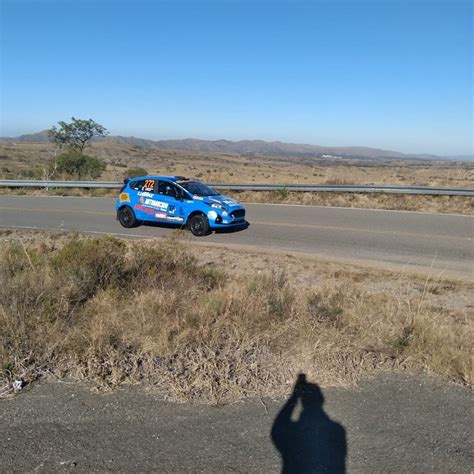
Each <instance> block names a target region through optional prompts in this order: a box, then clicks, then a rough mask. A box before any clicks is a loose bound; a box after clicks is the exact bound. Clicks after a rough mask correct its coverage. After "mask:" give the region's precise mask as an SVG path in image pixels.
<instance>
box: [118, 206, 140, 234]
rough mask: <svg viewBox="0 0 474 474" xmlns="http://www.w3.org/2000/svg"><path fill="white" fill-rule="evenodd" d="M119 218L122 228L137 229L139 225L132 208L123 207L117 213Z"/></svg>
mask: <svg viewBox="0 0 474 474" xmlns="http://www.w3.org/2000/svg"><path fill="white" fill-rule="evenodd" d="M117 216H118V220H119V222H120V224H121V225H122V227H126V228H127V229H130V228H131V227H136V226H137V225H138V221H137V218H136V216H135V213H134V212H133V209H132V208H131V207H128V206H123V207H121V208H120V209H119V210H118V212H117Z"/></svg>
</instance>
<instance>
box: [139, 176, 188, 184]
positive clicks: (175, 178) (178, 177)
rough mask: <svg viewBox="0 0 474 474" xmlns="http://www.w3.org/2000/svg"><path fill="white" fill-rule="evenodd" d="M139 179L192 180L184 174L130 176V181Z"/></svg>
mask: <svg viewBox="0 0 474 474" xmlns="http://www.w3.org/2000/svg"><path fill="white" fill-rule="evenodd" d="M139 179H158V180H160V179H165V180H166V181H172V182H173V183H175V182H176V181H193V180H192V179H190V178H185V177H184V176H150V175H147V176H136V177H134V178H131V179H130V181H136V180H139Z"/></svg>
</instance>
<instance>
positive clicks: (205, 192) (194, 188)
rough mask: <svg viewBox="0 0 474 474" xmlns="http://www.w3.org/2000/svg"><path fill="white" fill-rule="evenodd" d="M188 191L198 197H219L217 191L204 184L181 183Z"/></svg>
mask: <svg viewBox="0 0 474 474" xmlns="http://www.w3.org/2000/svg"><path fill="white" fill-rule="evenodd" d="M179 184H180V185H181V186H182V187H183V188H184V189H186V191H189V192H190V193H191V194H195V195H196V196H219V193H218V192H217V191H214V189H212V188H210V187H209V186H206V185H205V184H202V183H200V182H198V181H188V182H186V183H179Z"/></svg>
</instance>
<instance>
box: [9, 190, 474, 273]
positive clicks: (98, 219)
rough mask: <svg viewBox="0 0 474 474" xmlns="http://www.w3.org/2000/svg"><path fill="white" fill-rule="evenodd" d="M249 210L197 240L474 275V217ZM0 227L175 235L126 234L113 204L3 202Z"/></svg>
mask: <svg viewBox="0 0 474 474" xmlns="http://www.w3.org/2000/svg"><path fill="white" fill-rule="evenodd" d="M246 207H247V219H248V221H249V223H250V227H249V228H248V229H246V230H243V231H240V232H234V233H219V234H212V235H210V236H207V237H205V238H201V239H197V240H199V241H200V242H205V243H209V244H212V243H215V244H219V245H222V244H225V245H232V246H235V245H238V246H249V247H253V248H259V249H273V250H281V251H285V252H304V253H306V254H313V255H317V256H322V257H327V258H336V259H338V258H340V259H344V260H354V261H364V262H371V263H377V264H385V265H388V266H405V265H407V266H408V267H415V268H418V269H424V270H426V269H429V268H431V267H432V268H434V269H436V270H437V271H439V270H444V271H446V272H447V273H456V274H459V275H464V276H466V275H469V276H470V275H472V273H473V270H474V263H473V262H474V246H473V235H474V232H473V231H474V218H473V217H469V216H460V215H447V214H423V213H412V212H394V211H378V210H366V209H342V208H332V207H316V206H289V205H263V204H248V205H247V206H246ZM0 226H3V227H27V228H30V227H33V228H46V229H62V230H78V231H86V232H98V233H107V234H121V235H128V236H130V237H132V236H142V237H157V236H165V235H169V234H170V233H171V232H172V230H171V229H169V228H160V227H150V226H141V227H138V228H135V229H124V228H122V227H121V226H120V225H119V224H118V222H117V221H116V220H115V212H114V207H113V199H109V198H71V197H67V198H64V197H32V196H1V197H0ZM193 239H194V238H193Z"/></svg>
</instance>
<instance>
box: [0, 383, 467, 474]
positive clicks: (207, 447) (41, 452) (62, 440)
mask: <svg viewBox="0 0 474 474" xmlns="http://www.w3.org/2000/svg"><path fill="white" fill-rule="evenodd" d="M311 382H314V381H311ZM323 393H324V399H325V402H324V404H323V405H322V406H321V405H319V404H318V403H316V400H313V401H311V403H307V404H306V405H305V409H304V411H303V412H302V413H301V415H299V416H300V418H299V419H298V418H297V417H296V416H295V421H296V420H297V421H296V423H294V424H293V426H290V427H288V431H282V434H284V436H282V438H281V440H280V443H279V445H280V450H281V451H282V452H283V453H285V451H288V454H289V455H287V460H288V461H290V462H288V466H289V467H290V469H288V471H289V472H300V471H297V470H296V469H294V468H293V469H291V467H293V466H292V465H291V461H292V460H293V459H295V457H294V456H290V455H291V453H293V452H295V451H297V452H298V462H299V465H300V466H303V465H304V466H305V468H306V470H305V471H304V472H326V470H324V471H323V470H322V469H321V468H320V464H319V463H318V460H320V459H325V456H328V455H329V456H330V458H329V459H331V461H332V462H333V463H334V462H335V461H336V460H338V461H340V462H342V463H343V462H344V453H343V452H342V450H341V449H338V448H340V445H339V444H336V443H335V442H336V439H335V438H334V436H333V435H332V433H334V431H332V430H331V427H332V426H334V424H335V423H337V424H338V425H339V426H340V431H341V434H342V438H343V440H344V438H345V442H346V445H347V456H346V458H345V464H346V468H347V472H348V473H361V474H362V473H380V472H386V473H389V472H391V473H396V472H403V473H419V472H422V473H435V472H439V473H444V472H449V473H469V472H472V469H473V466H474V456H473V452H474V451H473V442H472V426H471V425H472V423H471V417H470V416H469V413H470V412H472V411H471V410H472V393H471V392H470V391H469V390H468V389H466V388H462V387H457V386H454V385H451V384H449V383H447V382H442V381H440V380H436V379H430V378H428V377H424V376H406V375H404V376H401V375H395V374H392V375H389V374H387V375H384V376H379V377H376V378H373V379H370V380H367V381H366V382H364V383H362V384H361V385H359V386H358V387H351V388H347V389H346V388H327V389H324V390H323ZM284 402H285V400H281V399H280V400H270V399H268V398H265V399H259V398H256V399H255V398H254V399H251V400H246V401H244V402H241V403H235V404H233V405H228V406H224V407H219V408H216V407H209V406H191V405H186V404H174V403H170V402H164V401H162V400H161V399H160V397H159V396H158V395H157V394H154V393H153V392H146V391H145V390H142V389H141V388H140V387H130V388H125V389H123V390H117V391H115V392H114V393H112V394H107V395H98V394H94V393H91V392H90V391H87V390H84V388H83V387H81V386H80V385H78V384H74V383H59V382H57V383H40V384H35V385H33V387H32V389H31V390H29V391H26V393H24V394H22V393H20V395H19V396H18V397H16V398H14V399H11V400H0V432H1V436H0V466H1V468H0V471H2V472H39V473H50V472H75V473H76V472H166V473H168V472H169V473H172V472H205V473H214V472H215V473H222V472H243V473H267V472H268V473H277V472H281V465H282V461H281V459H280V456H279V452H278V450H277V448H276V447H275V445H273V443H272V440H271V437H270V431H271V429H272V424H273V423H274V422H275V419H276V416H277V413H278V411H279V410H280V409H281V408H282V406H283V404H284ZM327 417H329V419H328V418H327ZM338 439H339V438H338ZM281 445H283V447H284V446H286V447H287V449H286V450H285V449H282V446H281ZM341 471H342V469H341V470H338V471H337V472H341Z"/></svg>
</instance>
